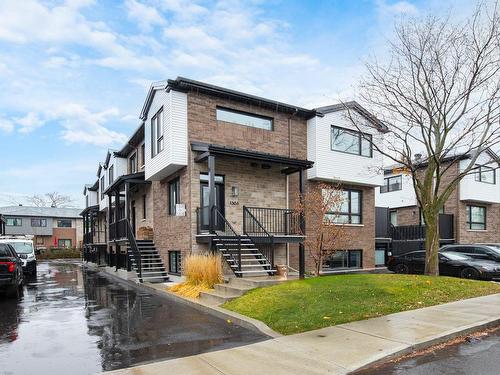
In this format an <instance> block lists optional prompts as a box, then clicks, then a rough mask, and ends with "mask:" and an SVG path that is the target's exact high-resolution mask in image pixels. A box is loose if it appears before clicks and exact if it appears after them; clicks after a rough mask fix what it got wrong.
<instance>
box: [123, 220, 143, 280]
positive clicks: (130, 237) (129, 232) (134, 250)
mask: <svg viewBox="0 0 500 375" xmlns="http://www.w3.org/2000/svg"><path fill="white" fill-rule="evenodd" d="M125 221H126V230H127V239H128V243H129V246H130V250H131V252H132V256H133V257H134V260H135V265H136V267H137V274H138V275H139V281H141V282H142V262H141V252H140V251H139V247H138V246H137V241H136V240H135V236H134V231H133V230H132V226H131V225H130V222H129V221H128V220H126V219H125ZM128 254H129V253H128V252H127V254H126V255H128ZM130 269H131V267H130V263H128V265H127V270H129V271H130Z"/></svg>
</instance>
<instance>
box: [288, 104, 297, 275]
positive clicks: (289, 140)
mask: <svg viewBox="0 0 500 375" xmlns="http://www.w3.org/2000/svg"><path fill="white" fill-rule="evenodd" d="M297 112H298V110H297V109H295V112H294V113H293V115H292V117H293V116H295V115H296V114H297ZM292 117H288V157H289V158H291V157H292ZM285 178H286V208H287V209H289V208H290V188H289V183H290V179H289V178H290V176H289V175H286V177H285ZM285 249H286V250H285V251H286V267H287V269H289V268H290V244H289V243H288V242H287V243H286V244H285Z"/></svg>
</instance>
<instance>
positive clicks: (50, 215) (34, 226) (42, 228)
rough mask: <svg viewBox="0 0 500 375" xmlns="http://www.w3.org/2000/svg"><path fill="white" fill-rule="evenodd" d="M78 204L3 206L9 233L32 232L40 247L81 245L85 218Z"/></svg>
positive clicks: (0, 210)
mask: <svg viewBox="0 0 500 375" xmlns="http://www.w3.org/2000/svg"><path fill="white" fill-rule="evenodd" d="M80 211H81V210H80V209H77V208H54V207H29V206H8V207H0V214H1V215H2V216H3V218H4V219H5V234H6V235H31V236H34V239H33V241H34V244H35V247H36V248H37V249H49V248H77V249H79V248H80V247H81V245H82V240H83V238H82V233H83V230H82V218H81V216H80V215H79V213H80Z"/></svg>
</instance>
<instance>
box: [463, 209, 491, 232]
mask: <svg viewBox="0 0 500 375" xmlns="http://www.w3.org/2000/svg"><path fill="white" fill-rule="evenodd" d="M467 228H469V229H472V230H486V207H481V206H467Z"/></svg>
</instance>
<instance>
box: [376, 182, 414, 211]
mask: <svg viewBox="0 0 500 375" xmlns="http://www.w3.org/2000/svg"><path fill="white" fill-rule="evenodd" d="M392 176H397V174H392V175H386V176H385V177H392ZM402 176H403V177H402V178H401V190H397V191H390V192H387V193H380V187H378V188H376V189H375V206H376V207H389V208H397V207H407V206H416V205H417V196H416V195H415V189H414V188H413V182H412V178H411V176H409V175H404V174H403V175H402Z"/></svg>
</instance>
